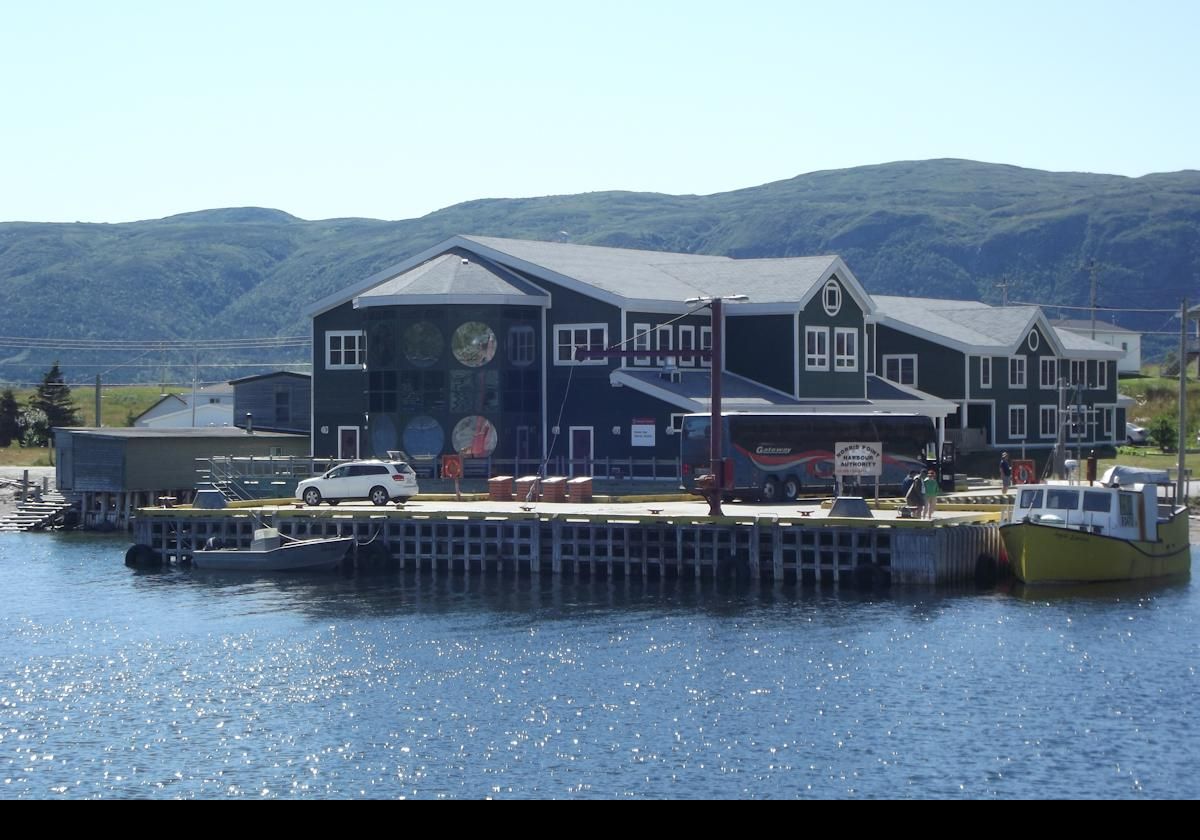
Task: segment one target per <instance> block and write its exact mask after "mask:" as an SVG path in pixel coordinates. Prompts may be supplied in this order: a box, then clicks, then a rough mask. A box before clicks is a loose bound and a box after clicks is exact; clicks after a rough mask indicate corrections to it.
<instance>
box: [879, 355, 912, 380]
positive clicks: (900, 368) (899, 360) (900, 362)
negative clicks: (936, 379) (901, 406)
mask: <svg viewBox="0 0 1200 840" xmlns="http://www.w3.org/2000/svg"><path fill="white" fill-rule="evenodd" d="M893 359H895V360H896V364H897V367H896V373H897V374H900V375H899V376H897V377H896V378H895V379H889V378H888V375H887V373H888V362H890V361H892V360H893ZM905 359H912V378H913V381H912V382H905V381H904V360H905ZM882 361H883V378H884V379H887V381H888V382H895V383H896V384H897V385H908V386H910V387H912V388H915V387H917V381H918V380H917V354H916V353H891V354H888V355H885V356H884V357H883V360H882Z"/></svg>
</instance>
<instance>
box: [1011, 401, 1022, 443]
mask: <svg viewBox="0 0 1200 840" xmlns="http://www.w3.org/2000/svg"><path fill="white" fill-rule="evenodd" d="M1025 417H1026V414H1025V406H1023V405H1010V406H1009V407H1008V437H1009V439H1010V440H1024V438H1025Z"/></svg>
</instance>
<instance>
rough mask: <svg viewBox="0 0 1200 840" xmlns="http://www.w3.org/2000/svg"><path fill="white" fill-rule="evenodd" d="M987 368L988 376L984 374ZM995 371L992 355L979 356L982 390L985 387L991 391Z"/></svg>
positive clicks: (980, 385) (980, 386)
mask: <svg viewBox="0 0 1200 840" xmlns="http://www.w3.org/2000/svg"><path fill="white" fill-rule="evenodd" d="M985 370H986V371H987V377H984V375H983V372H984V371H985ZM993 373H995V371H994V370H993V369H992V357H991V356H980V357H979V388H980V390H983V389H985V388H986V389H987V390H989V391H990V390H991V388H992V374H993ZM985 378H986V381H985Z"/></svg>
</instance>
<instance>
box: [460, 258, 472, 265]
mask: <svg viewBox="0 0 1200 840" xmlns="http://www.w3.org/2000/svg"><path fill="white" fill-rule="evenodd" d="M462 264H463V265H470V264H471V261H470V260H469V259H467V258H466V257H463V258H462Z"/></svg>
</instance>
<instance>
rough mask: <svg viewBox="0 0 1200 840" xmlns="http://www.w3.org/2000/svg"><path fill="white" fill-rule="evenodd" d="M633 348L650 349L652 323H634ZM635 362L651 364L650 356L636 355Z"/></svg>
mask: <svg viewBox="0 0 1200 840" xmlns="http://www.w3.org/2000/svg"><path fill="white" fill-rule="evenodd" d="M633 349H634V350H649V349H650V325H649V324H634V325H633ZM633 363H634V364H635V365H639V366H643V367H644V366H645V365H648V364H650V357H649V356H634V357H633Z"/></svg>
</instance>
